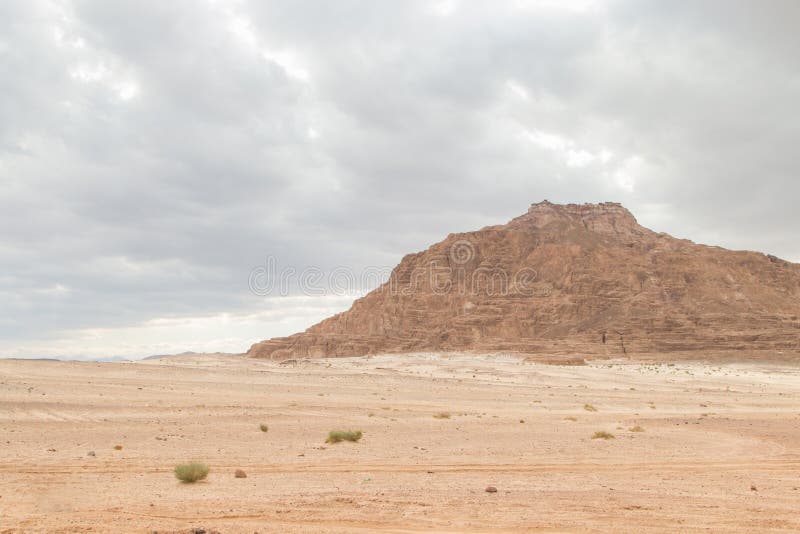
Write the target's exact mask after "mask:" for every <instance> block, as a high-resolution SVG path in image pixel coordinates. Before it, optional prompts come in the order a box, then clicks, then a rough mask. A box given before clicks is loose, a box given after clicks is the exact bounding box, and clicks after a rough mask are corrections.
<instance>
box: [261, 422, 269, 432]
mask: <svg viewBox="0 0 800 534" xmlns="http://www.w3.org/2000/svg"><path fill="white" fill-rule="evenodd" d="M258 428H260V429H261V431H262V432H266V431H267V430H269V427H268V426H267V425H265V424H264V423H261V424H260V425H258Z"/></svg>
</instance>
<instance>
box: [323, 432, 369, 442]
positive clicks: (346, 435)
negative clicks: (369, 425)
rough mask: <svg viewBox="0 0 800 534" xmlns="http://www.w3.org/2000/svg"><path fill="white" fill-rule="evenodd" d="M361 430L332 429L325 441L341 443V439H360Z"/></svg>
mask: <svg viewBox="0 0 800 534" xmlns="http://www.w3.org/2000/svg"><path fill="white" fill-rule="evenodd" d="M362 435H363V434H362V432H361V431H360V430H331V431H330V432H328V439H326V440H325V443H339V442H340V441H358V440H360V439H361V436H362Z"/></svg>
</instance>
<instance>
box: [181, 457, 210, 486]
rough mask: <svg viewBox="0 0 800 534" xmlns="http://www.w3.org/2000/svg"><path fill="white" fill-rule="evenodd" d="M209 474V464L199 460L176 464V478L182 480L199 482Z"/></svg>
mask: <svg viewBox="0 0 800 534" xmlns="http://www.w3.org/2000/svg"><path fill="white" fill-rule="evenodd" d="M207 476H208V466H207V465H206V464H201V463H197V462H192V463H189V464H178V465H176V466H175V478H177V479H178V480H180V481H181V482H189V483H191V482H197V481H198V480H203V479H204V478H206V477H207Z"/></svg>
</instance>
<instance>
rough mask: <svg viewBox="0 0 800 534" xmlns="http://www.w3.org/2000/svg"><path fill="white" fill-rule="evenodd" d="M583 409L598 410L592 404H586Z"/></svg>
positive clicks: (588, 410)
mask: <svg viewBox="0 0 800 534" xmlns="http://www.w3.org/2000/svg"><path fill="white" fill-rule="evenodd" d="M583 409H584V410H586V411H587V412H596V411H597V408H595V407H594V406H592V405H591V404H584V405H583Z"/></svg>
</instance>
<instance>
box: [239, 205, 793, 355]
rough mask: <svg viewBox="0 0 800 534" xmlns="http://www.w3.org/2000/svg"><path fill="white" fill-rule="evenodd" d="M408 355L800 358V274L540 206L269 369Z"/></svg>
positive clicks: (414, 270)
mask: <svg viewBox="0 0 800 534" xmlns="http://www.w3.org/2000/svg"><path fill="white" fill-rule="evenodd" d="M410 351H480V352H495V351H511V352H520V353H528V354H560V353H563V354H578V355H586V356H592V355H622V354H634V353H635V354H646V353H666V352H670V353H675V352H686V353H692V354H697V353H698V352H701V353H711V352H714V353H720V352H723V353H724V352H754V351H755V352H759V353H765V354H766V353H775V354H778V353H791V354H797V353H800V265H798V264H794V263H790V262H786V261H783V260H781V259H779V258H776V257H774V256H766V255H764V254H761V253H757V252H747V251H731V250H725V249H722V248H719V247H711V246H705V245H698V244H695V243H693V242H691V241H687V240H682V239H676V238H673V237H671V236H669V235H667V234H663V233H655V232H653V231H651V230H648V229H647V228H644V227H642V226H640V225H639V224H638V223H637V222H636V219H635V218H634V217H633V215H632V214H631V213H630V212H629V211H628V210H626V209H625V208H624V207H622V206H621V205H620V204H615V203H603V204H583V205H576V204H568V205H557V204H552V203H550V202H547V201H545V202H542V203H539V204H534V205H532V206H531V207H530V209H529V210H528V212H527V213H526V214H524V215H522V216H520V217H517V218H515V219H513V220H512V221H510V222H509V223H508V224H505V225H500V226H490V227H487V228H483V229H482V230H479V231H475V232H467V233H461V234H451V235H449V236H448V237H447V239H445V240H444V241H442V242H440V243H437V244H435V245H433V246H431V247H430V248H429V249H427V250H426V251H424V252H420V253H416V254H409V255H407V256H405V257H404V258H403V259H402V261H401V262H400V264H399V265H398V266H397V267H396V268H395V269H394V271H393V272H392V275H391V277H390V279H389V281H388V282H386V283H385V284H384V285H383V286H381V287H379V288H378V289H376V290H374V291H372V292H371V293H369V294H368V295H366V296H365V297H363V298H361V299H358V300H357V301H356V302H355V303H354V304H353V306H352V307H351V308H350V310H348V311H346V312H344V313H341V314H338V315H335V316H333V317H331V318H329V319H326V320H324V321H322V322H320V323H318V324H316V325H314V326H312V327H311V328H309V329H308V330H307V331H306V332H303V333H300V334H295V335H293V336H290V337H286V338H276V339H270V340H267V341H263V342H260V343H256V344H255V345H253V346H252V348H251V349H250V351H249V353H248V354H249V355H250V356H253V357H257V358H272V359H284V358H288V357H331V356H357V355H366V354H376V353H386V352H410Z"/></svg>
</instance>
